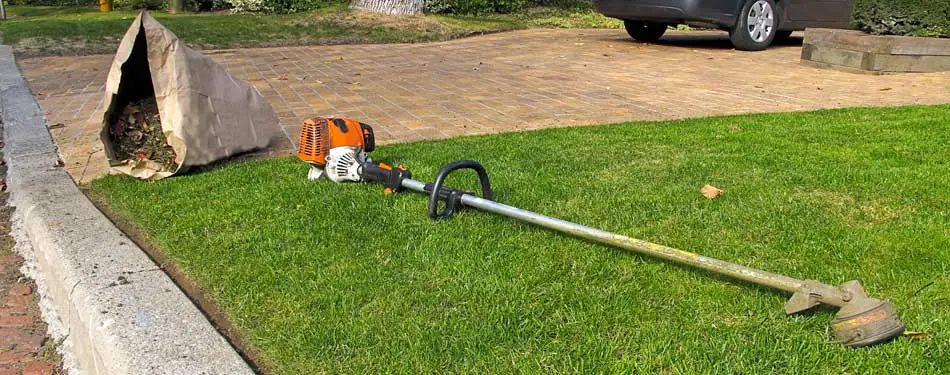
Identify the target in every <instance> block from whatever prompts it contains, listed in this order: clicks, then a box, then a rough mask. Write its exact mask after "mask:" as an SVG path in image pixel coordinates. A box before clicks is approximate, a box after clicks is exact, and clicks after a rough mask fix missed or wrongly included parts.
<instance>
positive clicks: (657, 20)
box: [596, 0, 853, 51]
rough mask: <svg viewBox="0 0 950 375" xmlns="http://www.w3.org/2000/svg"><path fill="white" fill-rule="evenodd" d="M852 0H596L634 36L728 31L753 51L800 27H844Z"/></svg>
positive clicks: (734, 40)
mask: <svg viewBox="0 0 950 375" xmlns="http://www.w3.org/2000/svg"><path fill="white" fill-rule="evenodd" d="M852 2H853V0H779V1H775V0H596V3H597V9H598V11H600V13H602V14H604V15H605V16H608V17H613V18H619V19H621V20H623V21H624V26H625V27H626V29H627V33H628V34H630V36H631V37H633V38H634V39H636V40H639V41H643V42H652V41H655V40H657V39H660V37H661V36H663V33H664V32H666V29H667V27H668V26H671V25H681V24H685V25H690V26H694V27H703V28H714V29H722V30H727V31H729V38H730V39H731V40H732V44H733V45H734V46H735V47H736V49H740V50H746V51H758V50H763V49H766V48H767V47H768V46H769V45H770V44H772V42H773V41H775V40H781V39H785V38H788V37H789V35H791V34H792V31H795V30H804V29H805V28H806V27H830V28H848V26H849V24H850V19H851V8H852Z"/></svg>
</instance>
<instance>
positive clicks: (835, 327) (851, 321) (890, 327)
mask: <svg viewBox="0 0 950 375" xmlns="http://www.w3.org/2000/svg"><path fill="white" fill-rule="evenodd" d="M903 333H904V322H901V321H900V319H899V317H898V316H897V313H896V312H895V310H894V304H893V303H891V302H889V301H881V300H879V299H876V298H869V297H867V296H862V297H858V298H854V299H852V300H851V301H850V302H848V303H846V304H845V305H844V306H842V307H841V310H838V313H837V314H835V320H833V321H831V335H832V336H833V337H834V339H835V341H837V342H838V343H840V344H842V345H845V346H850V347H855V348H856V347H861V346H870V345H875V344H883V343H885V342H888V341H891V340H893V339H894V338H896V337H897V336H900V335H901V334H903Z"/></svg>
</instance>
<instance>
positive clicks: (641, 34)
mask: <svg viewBox="0 0 950 375" xmlns="http://www.w3.org/2000/svg"><path fill="white" fill-rule="evenodd" d="M667 26H669V25H667V24H665V23H658V22H645V21H629V20H624V21H623V27H624V28H625V29H627V34H630V37H632V38H633V39H636V40H639V41H641V42H655V41H656V40H658V39H660V37H662V36H663V33H665V32H666V28H667Z"/></svg>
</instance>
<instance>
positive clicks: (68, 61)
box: [20, 29, 950, 183]
mask: <svg viewBox="0 0 950 375" xmlns="http://www.w3.org/2000/svg"><path fill="white" fill-rule="evenodd" d="M209 56H210V57H211V58H212V59H214V60H215V61H217V62H218V63H220V64H222V65H223V66H224V67H225V68H227V69H228V70H229V71H231V72H232V73H234V74H235V75H236V76H237V77H238V78H241V79H244V80H246V81H249V82H250V83H251V84H253V85H254V86H255V87H257V88H258V89H259V90H260V91H261V93H262V94H263V95H264V97H265V98H266V99H267V100H268V101H269V102H270V103H271V105H272V106H273V107H274V109H275V111H277V114H278V118H279V120H280V122H281V125H282V126H283V127H284V137H283V139H281V140H279V141H277V142H275V143H274V146H273V147H274V150H273V151H274V153H273V154H276V155H286V154H288V153H290V152H291V151H292V150H293V149H294V148H295V147H296V143H295V142H296V131H297V130H299V126H300V122H301V121H303V119H304V118H307V117H312V116H350V117H355V118H357V119H359V120H361V121H364V122H368V123H371V124H372V125H374V127H375V128H376V130H377V133H378V134H377V136H378V138H377V141H378V142H379V143H380V144H386V143H396V142H408V141H414V140H420V139H435V138H444V137H453V136H459V135H469V134H486V133H494V132H503V131H514V130H529V129H541V128H547V127H559V126H577V125H592V124H602V123H613V122H622V121H634V120H665V119H677V118H687V117H701V116H713V115H728V114H741V113H760V112H775V111H803V110H816V109H826V108H839V107H853V106H894V105H910V104H943V103H950V73H931V74H905V75H890V76H869V75H860V74H852V73H845V72H840V71H834V70H822V69H817V68H813V67H809V66H805V65H802V64H800V61H799V60H800V56H801V46H800V45H797V46H796V45H784V46H775V47H773V48H770V49H768V50H766V51H762V52H742V51H736V50H734V49H732V48H731V47H730V45H729V41H728V37H727V36H726V35H725V34H724V33H720V32H706V31H700V32H686V33H684V32H671V33H669V35H668V36H666V37H664V39H663V40H661V42H659V43H655V44H643V43H637V42H635V41H632V40H631V39H630V38H629V37H628V36H627V35H626V33H624V32H623V31H620V30H541V29H537V30H523V31H516V32H508V33H500V34H493V35H486V36H480V37H474V38H466V39H460V40H455V41H449V42H442V43H428V44H389V45H349V46H312V47H280V48H255V49H237V50H229V51H219V52H216V53H214V54H209ZM341 57H342V59H341ZM111 59H112V56H109V55H99V56H83V57H73V56H70V57H45V58H31V59H25V60H22V61H20V65H21V67H22V69H23V71H24V74H25V75H26V77H27V80H28V81H29V85H30V87H31V89H32V90H33V92H34V93H36V94H37V100H38V101H39V102H40V105H41V106H42V107H43V108H44V109H45V110H46V111H48V112H49V114H48V115H47V121H48V122H49V123H50V124H57V123H63V124H65V125H66V126H65V127H64V128H62V129H57V130H55V131H54V132H53V137H54V139H55V141H56V143H57V144H58V146H59V147H60V153H61V156H62V158H63V160H64V162H65V165H66V168H67V171H68V172H69V173H70V174H71V175H72V176H73V178H74V179H76V180H77V181H78V182H83V183H84V182H88V181H90V180H92V179H94V178H96V177H99V176H101V175H103V174H105V173H106V172H107V169H108V165H107V162H106V160H105V156H104V154H103V151H102V146H101V144H100V143H99V140H98V134H99V127H100V124H101V121H102V117H101V115H102V113H101V105H102V99H103V92H102V90H103V85H104V83H105V78H106V75H107V73H108V71H107V70H106V69H99V68H96V67H99V66H108V64H109V62H110V61H111Z"/></svg>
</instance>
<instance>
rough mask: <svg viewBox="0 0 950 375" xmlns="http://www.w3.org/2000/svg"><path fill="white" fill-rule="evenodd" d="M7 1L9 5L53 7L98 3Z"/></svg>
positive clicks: (92, 0)
mask: <svg viewBox="0 0 950 375" xmlns="http://www.w3.org/2000/svg"><path fill="white" fill-rule="evenodd" d="M8 3H9V4H11V5H37V6H54V7H78V6H82V7H84V6H93V5H97V4H99V2H98V0H12V1H8Z"/></svg>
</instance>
